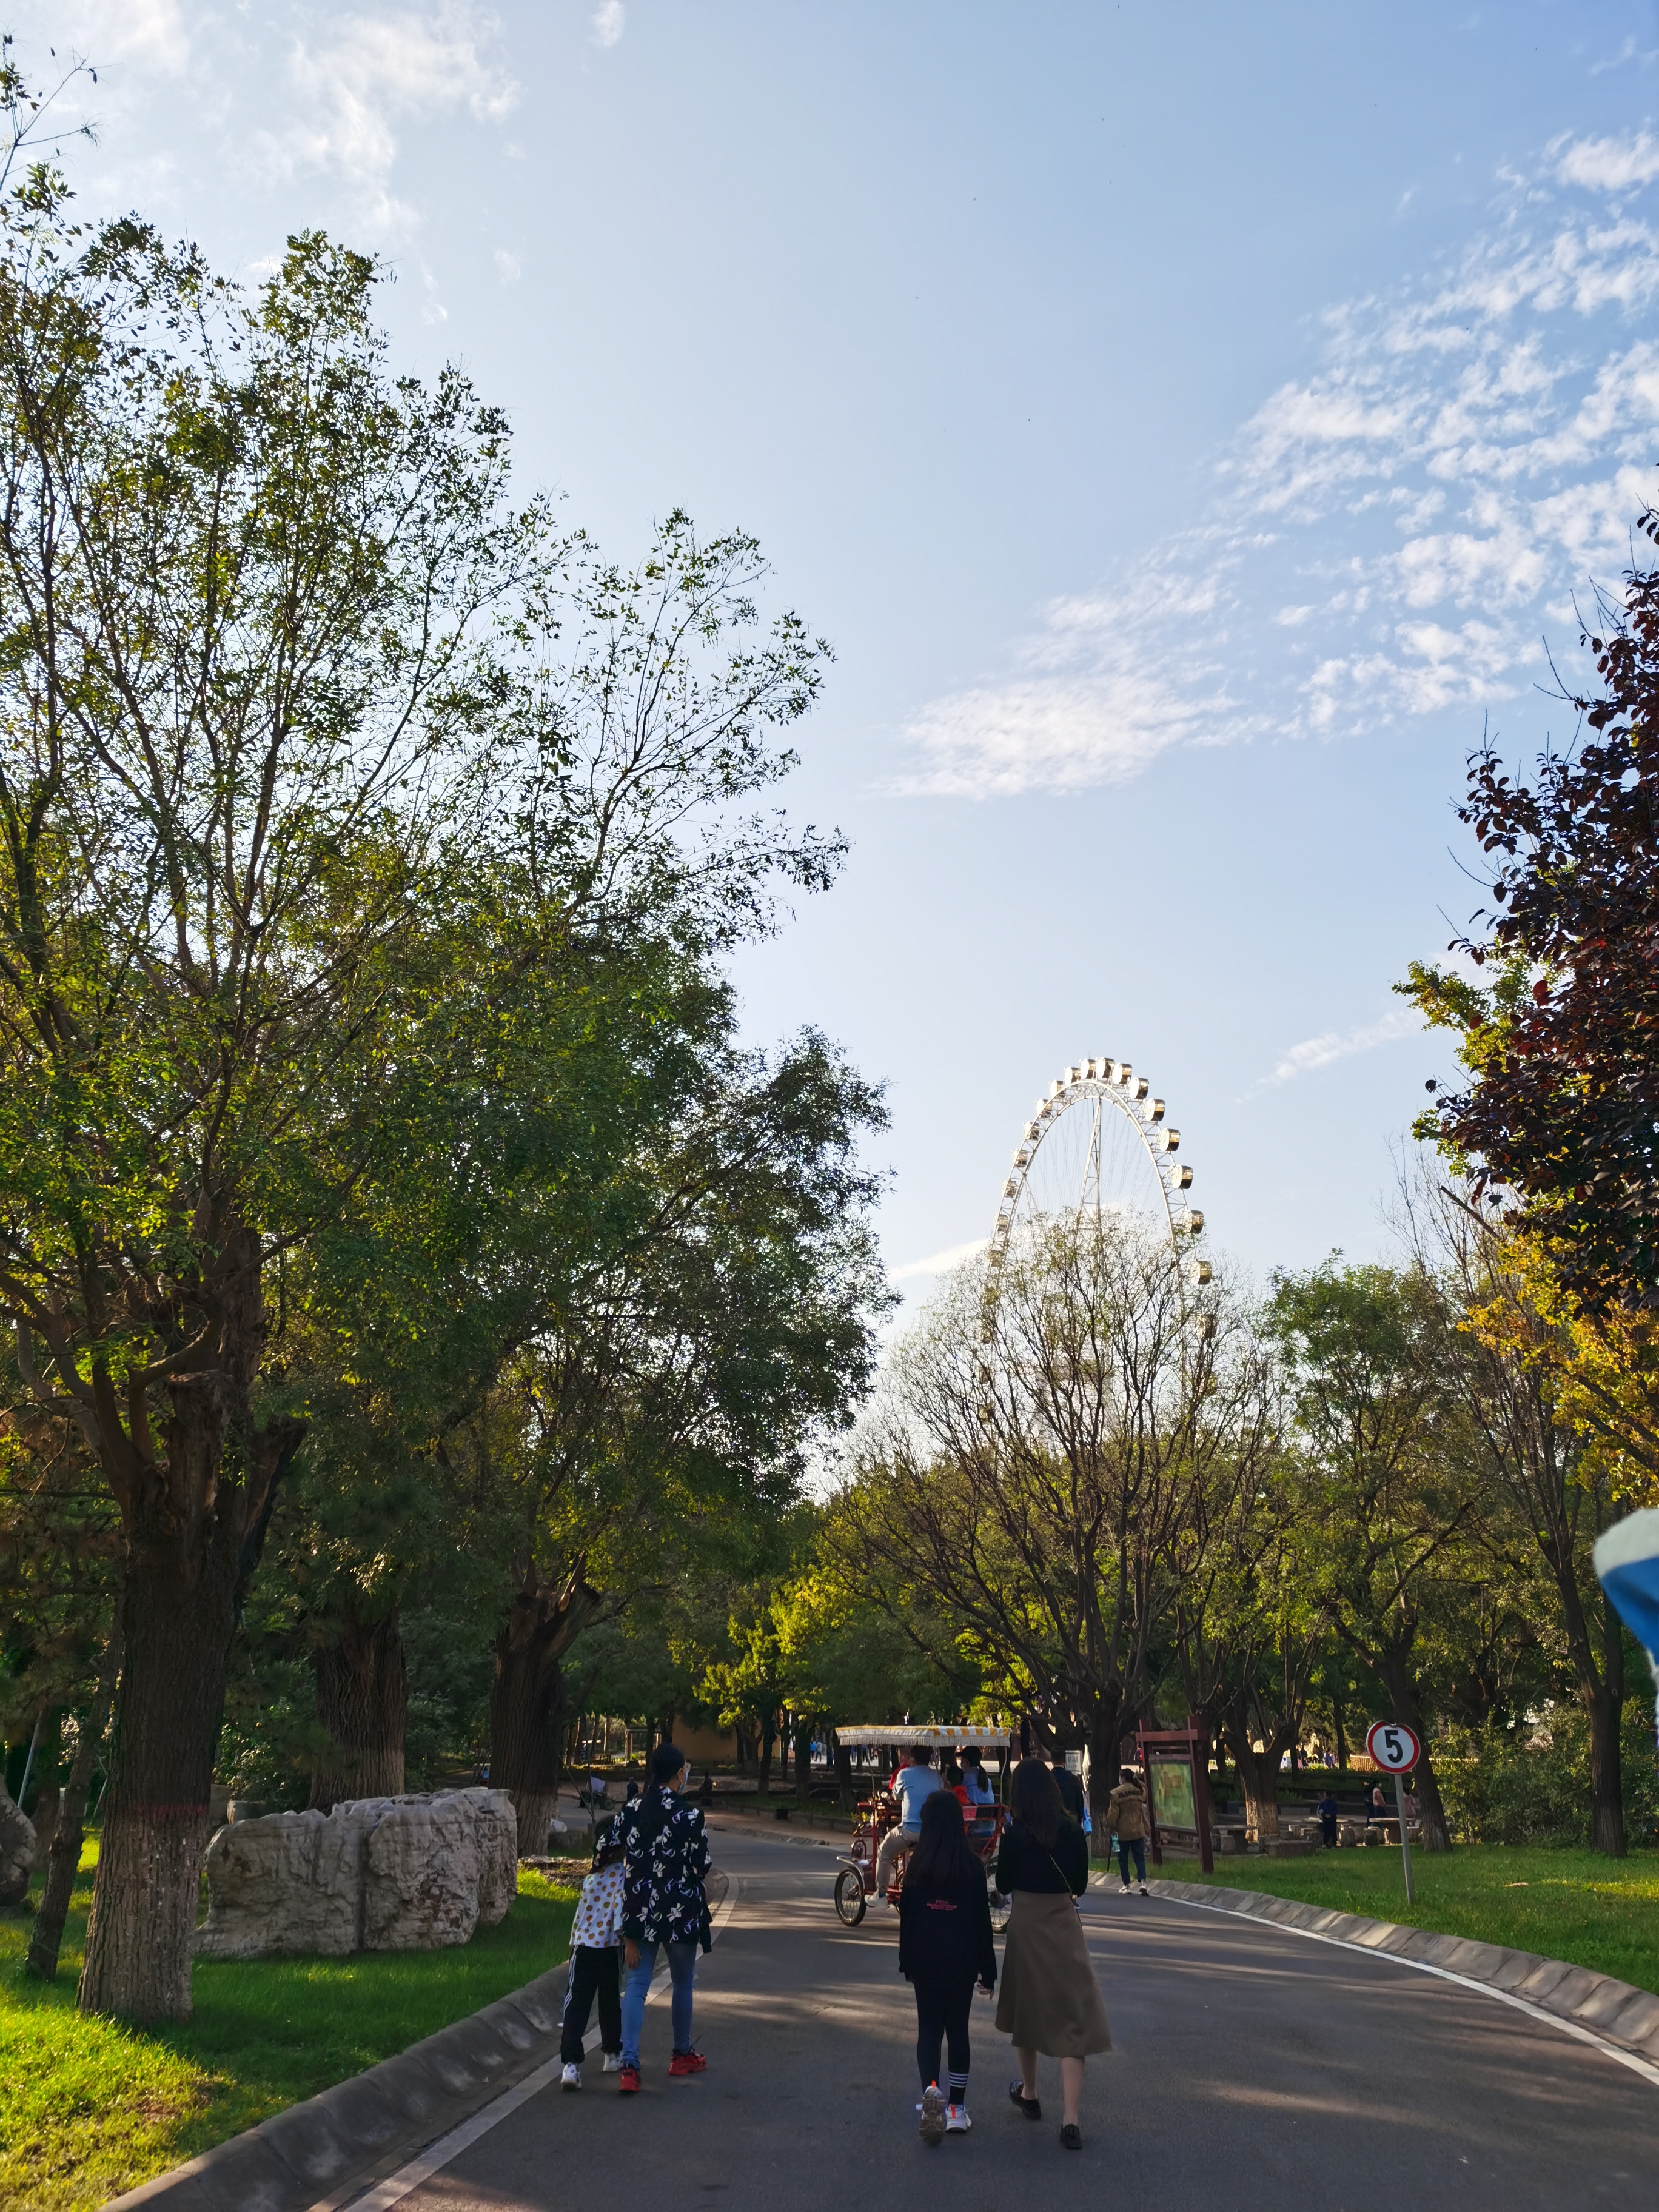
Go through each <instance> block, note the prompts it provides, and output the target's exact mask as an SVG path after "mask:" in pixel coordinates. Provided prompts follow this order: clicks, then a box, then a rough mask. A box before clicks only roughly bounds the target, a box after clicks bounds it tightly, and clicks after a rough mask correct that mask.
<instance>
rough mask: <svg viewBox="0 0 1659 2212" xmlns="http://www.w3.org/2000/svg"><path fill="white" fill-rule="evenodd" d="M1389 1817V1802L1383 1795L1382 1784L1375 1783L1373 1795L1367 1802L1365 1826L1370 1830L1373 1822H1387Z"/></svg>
mask: <svg viewBox="0 0 1659 2212" xmlns="http://www.w3.org/2000/svg"><path fill="white" fill-rule="evenodd" d="M1388 1817H1389V1801H1388V1799H1387V1798H1386V1797H1385V1796H1383V1784H1381V1783H1380V1782H1374V1783H1373V1784H1371V1794H1370V1796H1369V1797H1368V1798H1367V1799H1366V1800H1365V1826H1367V1827H1368V1828H1369V1827H1370V1825H1371V1823H1372V1821H1373V1820H1387V1819H1388Z"/></svg>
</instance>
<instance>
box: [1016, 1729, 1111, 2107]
mask: <svg viewBox="0 0 1659 2212" xmlns="http://www.w3.org/2000/svg"><path fill="white" fill-rule="evenodd" d="M996 1886H997V1887H998V1888H999V1889H1000V1891H1001V1892H1002V1893H1003V1894H1004V1895H1005V1896H1008V1895H1012V1898H1013V1900H1014V1904H1013V1911H1012V1913H1011V1914H1010V1916H1009V1920H1008V1939H1007V1942H1006V1945H1005V1947H1004V1950H1003V1956H1002V1980H1001V1984H1000V1993H999V1995H998V1997H997V2026H998V2027H1000V2028H1002V2029H1003V2030H1004V2031H1005V2032H1006V2033H1007V2034H1009V2035H1011V2036H1012V2038H1013V2043H1014V2057H1015V2058H1016V2059H1017V2060H1018V2063H1019V2079H1018V2081H1012V2082H1010V2083H1009V2085H1008V2094H1009V2095H1010V2097H1012V2100H1013V2101H1014V2103H1015V2104H1016V2105H1018V2107H1019V2109H1020V2111H1021V2112H1024V2115H1025V2117H1026V2118H1027V2119H1028V2120H1040V2119H1041V2118H1042V2106H1041V2104H1040V2103H1039V2102H1038V2101H1037V2093H1036V2088H1037V2078H1036V2062H1037V2053H1038V2052H1039V2051H1046V2052H1047V2053H1048V2057H1051V2058H1058V2059H1059V2061H1060V2101H1061V2113H1060V2120H1061V2125H1060V2141H1061V2142H1062V2143H1064V2144H1065V2146H1066V2149H1067V2150H1080V2149H1081V2148H1083V2133H1082V2130H1081V2129H1080V2127H1079V2124H1078V2108H1079V2105H1080V2103H1081V2101H1082V2097H1083V2062H1084V2060H1085V2058H1086V2057H1088V2056H1089V2054H1090V2052H1091V2051H1109V2050H1110V2049H1111V2047H1112V2031H1111V2029H1110V2028H1109V2027H1108V2026H1107V2024H1106V2007H1105V2004H1104V2002H1103V2000H1102V1997H1101V1994H1100V1984H1099V1983H1098V1981H1097V1979H1096V1978H1095V1970H1094V1966H1093V1965H1092V1963H1091V1960H1090V1957H1089V1948H1088V1946H1087V1944H1086V1943H1085V1942H1084V1940H1083V1923H1082V1922H1081V1921H1080V1920H1079V1918H1078V1911H1077V1904H1076V1899H1078V1898H1079V1897H1081V1896H1082V1894H1083V1893H1084V1891H1085V1889H1086V1888H1087V1887H1088V1886H1089V1846H1088V1844H1087V1843H1086V1842H1085V1838H1084V1834H1083V1831H1082V1829H1081V1828H1079V1826H1078V1825H1077V1823H1076V1822H1075V1821H1074V1820H1067V1819H1066V1815H1065V1814H1064V1812H1063V1811H1062V1810H1061V1808H1060V1791H1059V1790H1057V1789H1056V1788H1055V1786H1054V1776H1053V1775H1052V1774H1051V1773H1050V1772H1049V1771H1048V1767H1047V1766H1045V1765H1044V1764H1043V1762H1042V1760H1041V1759H1021V1761H1020V1763H1019V1765H1018V1766H1017V1767H1016V1768H1015V1769H1014V1788H1013V1817H1012V1820H1010V1821H1009V1823H1008V1826H1007V1829H1006V1832H1005V1833H1004V1835H1003V1838H1002V1848H1001V1850H1000V1851H999V1852H998V1854H997V1877H996Z"/></svg>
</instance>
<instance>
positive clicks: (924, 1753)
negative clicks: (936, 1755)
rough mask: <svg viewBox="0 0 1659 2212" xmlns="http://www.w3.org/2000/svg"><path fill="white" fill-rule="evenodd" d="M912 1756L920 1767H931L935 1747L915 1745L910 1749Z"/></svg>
mask: <svg viewBox="0 0 1659 2212" xmlns="http://www.w3.org/2000/svg"><path fill="white" fill-rule="evenodd" d="M910 1756H911V1758H912V1759H915V1763H916V1765H918V1766H931V1765H933V1745H932V1744H931V1743H913V1744H912V1745H911V1747H910Z"/></svg>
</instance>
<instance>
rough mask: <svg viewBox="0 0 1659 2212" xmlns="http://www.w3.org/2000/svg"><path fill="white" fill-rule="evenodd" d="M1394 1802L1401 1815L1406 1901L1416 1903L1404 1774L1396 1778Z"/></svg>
mask: <svg viewBox="0 0 1659 2212" xmlns="http://www.w3.org/2000/svg"><path fill="white" fill-rule="evenodd" d="M1394 1804H1395V1812H1397V1813H1398V1814H1399V1815H1400V1856H1401V1858H1402V1859H1403V1860H1404V1861H1405V1863H1406V1902H1407V1905H1415V1904H1416V1902H1417V1898H1416V1894H1415V1893H1414V1892H1413V1888H1412V1847H1411V1843H1410V1840H1409V1839H1408V1838H1407V1834H1406V1778H1405V1776H1404V1775H1403V1774H1396V1775H1395V1778H1394Z"/></svg>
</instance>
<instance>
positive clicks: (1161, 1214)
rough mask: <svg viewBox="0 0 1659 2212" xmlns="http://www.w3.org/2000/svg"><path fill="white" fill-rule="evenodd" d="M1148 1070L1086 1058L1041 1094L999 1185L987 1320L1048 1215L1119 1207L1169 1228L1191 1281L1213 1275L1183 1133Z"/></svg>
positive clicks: (1055, 1216)
mask: <svg viewBox="0 0 1659 2212" xmlns="http://www.w3.org/2000/svg"><path fill="white" fill-rule="evenodd" d="M1180 1149H1181V1132H1180V1130H1179V1129H1176V1128H1172V1127H1170V1123H1169V1121H1167V1120H1166V1118H1165V1107H1164V1100H1163V1099H1161V1098H1155V1097H1153V1096H1152V1085H1151V1084H1150V1083H1149V1082H1148V1081H1147V1079H1146V1077H1145V1076H1144V1075H1137V1074H1136V1073H1135V1072H1134V1070H1133V1067H1131V1066H1130V1065H1129V1063H1128V1062H1127V1060H1079V1061H1077V1062H1076V1063H1075V1064H1074V1065H1073V1066H1071V1067H1068V1068H1066V1069H1064V1070H1063V1071H1062V1072H1061V1073H1060V1075H1058V1076H1057V1077H1056V1078H1055V1079H1054V1082H1052V1083H1051V1084H1050V1085H1048V1094H1047V1096H1046V1097H1042V1098H1040V1099H1039V1100H1038V1101H1037V1103H1036V1110H1035V1112H1034V1113H1033V1115H1032V1116H1031V1119H1030V1121H1028V1122H1027V1123H1026V1124H1025V1127H1024V1130H1023V1131H1022V1132H1021V1134H1020V1139H1019V1147H1018V1151H1017V1152H1015V1154H1014V1164H1013V1167H1012V1170H1011V1171H1010V1173H1009V1176H1008V1180H1007V1182H1005V1183H1004V1184H1003V1186H1002V1198H1001V1200H1000V1204H999V1205H998V1207H997V1219H996V1227H995V1228H994V1230H993V1231H992V1232H991V1244H990V1249H989V1251H988V1252H987V1255H986V1261H985V1306H986V1313H987V1325H988V1321H989V1317H990V1315H991V1313H992V1311H993V1310H994V1308H995V1305H996V1301H997V1297H998V1295H999V1293H1000V1290H1001V1287H1002V1271H1003V1268H1004V1267H1005V1266H1006V1261H1007V1258H1008V1253H1009V1250H1010V1249H1011V1247H1012V1246H1013V1245H1015V1244H1016V1243H1018V1240H1019V1238H1020V1236H1021V1233H1022V1231H1024V1230H1026V1229H1028V1228H1030V1229H1035V1228H1036V1226H1037V1225H1038V1224H1039V1223H1040V1222H1042V1221H1044V1220H1048V1221H1054V1220H1076V1219H1079V1218H1082V1217H1083V1216H1084V1215H1085V1214H1087V1213H1091V1212H1092V1213H1096V1214H1105V1213H1118V1214H1121V1215H1124V1216H1127V1217H1129V1218H1139V1219H1140V1220H1141V1221H1143V1222H1151V1223H1153V1224H1155V1225H1157V1226H1158V1228H1159V1229H1160V1230H1162V1231H1167V1234H1168V1236H1169V1238H1170V1243H1172V1245H1173V1246H1174V1247H1175V1249H1176V1251H1177V1252H1178V1253H1179V1254H1180V1255H1182V1260H1183V1261H1184V1262H1185V1272H1186V1273H1187V1275H1188V1279H1189V1280H1190V1281H1192V1282H1194V1283H1200V1284H1202V1283H1207V1282H1208V1281H1209V1280H1210V1275H1211V1269H1210V1262H1209V1260H1208V1259H1207V1257H1206V1255H1205V1252H1204V1246H1203V1237H1204V1216H1203V1215H1202V1213H1200V1211H1199V1210H1198V1208H1197V1207H1196V1206H1194V1205H1192V1204H1191V1203H1190V1202H1189V1201H1188V1196H1187V1193H1188V1191H1189V1190H1190V1189H1191V1188H1192V1182H1193V1170H1192V1168H1191V1166H1190V1165H1189V1164H1188V1163H1187V1162H1186V1161H1184V1160H1179V1159H1177V1158H1176V1154H1177V1153H1178V1152H1180Z"/></svg>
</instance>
